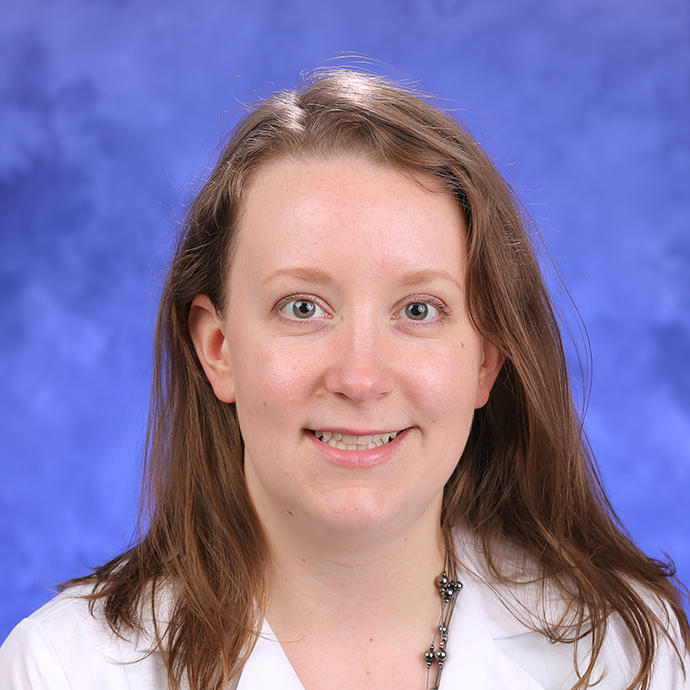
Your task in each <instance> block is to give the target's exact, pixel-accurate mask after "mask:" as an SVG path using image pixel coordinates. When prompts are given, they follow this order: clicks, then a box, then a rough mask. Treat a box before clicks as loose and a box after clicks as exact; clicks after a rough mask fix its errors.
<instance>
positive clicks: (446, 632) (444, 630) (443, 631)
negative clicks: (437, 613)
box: [438, 625, 448, 635]
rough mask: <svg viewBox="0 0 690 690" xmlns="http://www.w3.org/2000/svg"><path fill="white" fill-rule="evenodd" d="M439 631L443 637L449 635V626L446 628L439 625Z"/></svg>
mask: <svg viewBox="0 0 690 690" xmlns="http://www.w3.org/2000/svg"><path fill="white" fill-rule="evenodd" d="M438 631H439V632H440V633H441V635H447V634H448V626H446V625H439V626H438Z"/></svg>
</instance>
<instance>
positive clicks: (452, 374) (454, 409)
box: [407, 340, 480, 419]
mask: <svg viewBox="0 0 690 690" xmlns="http://www.w3.org/2000/svg"><path fill="white" fill-rule="evenodd" d="M458 342H459V345H458V346H455V345H449V346H447V347H444V348H438V349H433V350H430V351H429V352H428V353H426V355H425V356H417V357H415V358H414V359H413V360H411V361H410V362H409V364H408V367H407V369H408V370H409V371H410V372H412V373H411V376H412V377H413V378H414V381H415V386H416V389H417V391H418V396H419V397H420V398H422V399H424V400H425V407H426V409H427V410H428V411H429V412H430V413H432V412H433V413H434V416H435V417H438V418H439V419H443V418H447V417H448V416H451V417H453V416H455V417H456V418H457V415H462V414H464V415H465V416H466V415H467V413H468V411H470V412H472V411H473V410H474V401H475V398H476V391H477V384H478V371H479V366H480V364H479V354H478V351H477V348H475V347H472V346H471V345H470V344H465V343H464V342H463V341H462V340H460V341H458Z"/></svg>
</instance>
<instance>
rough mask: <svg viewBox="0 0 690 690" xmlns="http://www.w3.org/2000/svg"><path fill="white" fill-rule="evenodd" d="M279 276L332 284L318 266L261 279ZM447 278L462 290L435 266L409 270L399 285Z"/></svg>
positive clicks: (281, 270)
mask: <svg viewBox="0 0 690 690" xmlns="http://www.w3.org/2000/svg"><path fill="white" fill-rule="evenodd" d="M281 276H289V277H292V278H299V279H300V280H304V281H308V282H310V283H317V284H319V285H332V284H333V278H332V277H331V276H330V275H329V274H328V273H326V272H325V271H322V270H320V269H318V268H311V267H308V266H290V267H288V268H279V269H278V270H277V271H274V272H273V273H271V274H270V275H268V276H267V277H266V278H264V280H263V284H264V285H265V284H266V283H270V282H271V281H272V280H275V279H276V278H279V277H281ZM438 279H442V280H448V281H450V282H451V283H453V285H455V286H456V287H457V288H458V289H459V290H461V291H462V290H463V286H462V285H461V283H460V282H459V281H458V280H457V279H456V278H455V277H453V276H452V275H451V274H450V273H448V271H442V270H439V269H436V268H427V269H421V270H419V271H410V272H409V273H405V275H404V276H403V277H402V278H401V279H400V285H403V286H406V287H408V286H412V285H422V284H424V283H431V282H433V281H434V280H438Z"/></svg>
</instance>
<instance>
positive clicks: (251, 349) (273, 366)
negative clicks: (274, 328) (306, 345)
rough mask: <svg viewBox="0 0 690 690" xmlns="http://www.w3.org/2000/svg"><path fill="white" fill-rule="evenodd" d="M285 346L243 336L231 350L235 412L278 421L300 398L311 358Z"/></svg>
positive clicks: (310, 375) (308, 377)
mask: <svg viewBox="0 0 690 690" xmlns="http://www.w3.org/2000/svg"><path fill="white" fill-rule="evenodd" d="M245 335H246V334H245ZM236 342H238V341H236ZM288 345H289V344H288V343H286V342H284V341H283V340H281V339H276V338H259V337H256V338H246V337H245V339H243V340H242V341H241V346H240V347H237V348H235V349H234V350H231V352H232V368H233V372H234V375H235V382H236V383H235V387H236V396H237V406H238V409H239V408H243V409H244V410H246V412H249V413H253V414H259V415H261V416H262V417H264V418H265V417H266V416H275V417H276V419H277V420H280V419H282V418H284V417H285V413H286V412H287V411H288V409H289V408H290V407H291V406H294V405H295V404H296V403H298V402H299V401H300V399H302V398H303V397H304V395H305V390H306V389H307V388H308V385H309V381H310V380H312V379H313V368H314V366H315V365H314V360H315V358H314V357H311V358H304V357H299V356H296V354H295V352H294V349H291V348H289V346H288Z"/></svg>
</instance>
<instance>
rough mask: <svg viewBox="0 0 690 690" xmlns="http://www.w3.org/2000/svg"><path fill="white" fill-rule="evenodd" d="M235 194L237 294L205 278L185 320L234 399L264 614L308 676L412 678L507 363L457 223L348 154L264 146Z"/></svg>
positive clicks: (439, 196)
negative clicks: (259, 555) (301, 155)
mask: <svg viewBox="0 0 690 690" xmlns="http://www.w3.org/2000/svg"><path fill="white" fill-rule="evenodd" d="M420 182H421V183H423V184H420ZM244 210H245V213H244V216H243V219H242V223H241V227H240V236H239V241H238V244H237V250H236V254H235V256H234V258H233V265H232V270H231V272H230V276H229V282H228V300H227V305H226V308H225V310H224V312H223V313H222V314H217V313H216V311H215V309H214V307H213V305H212V304H211V302H210V300H209V299H208V298H207V297H206V296H204V295H199V296H198V297H197V298H196V299H195V300H194V302H193V305H192V309H191V312H190V319H189V324H190V332H191V335H192V339H193V341H194V345H195V347H196V351H197V353H198V355H199V359H200V361H201V363H202V366H203V367H204V371H205V372H206V375H207V377H208V379H209V381H210V383H211V385H212V386H213V389H214V392H215V394H216V396H217V397H218V398H219V399H220V400H222V401H224V402H227V403H235V405H236V407H237V413H238V416H239V420H240V427H241V430H242V435H243V439H244V442H245V476H246V479H247V487H248V490H249V494H250V496H251V499H252V501H253V503H254V506H255V507H256V510H257V513H258V515H259V518H260V520H261V523H262V526H263V528H264V531H265V533H266V535H267V539H268V545H269V552H270V568H269V572H268V574H267V577H268V591H269V601H268V610H267V611H266V617H267V620H268V621H269V623H270V624H271V627H272V628H273V630H274V631H275V633H276V635H277V636H278V639H279V640H280V641H281V643H282V645H283V648H284V650H285V652H286V654H287V656H288V658H289V660H290V662H291V663H292V665H293V667H294V668H295V670H296V672H297V674H298V676H299V677H300V680H301V681H302V683H303V685H304V686H305V688H307V690H311V689H312V688H314V689H316V688H343V689H347V688H365V687H371V688H374V687H376V688H380V687H396V688H402V689H405V688H408V687H409V688H415V689H418V688H421V687H423V685H424V678H425V670H424V665H423V662H422V661H421V653H422V652H423V650H424V649H425V647H426V646H427V645H428V644H429V642H430V640H431V635H432V634H433V626H434V625H435V619H436V617H437V616H438V611H439V599H438V594H437V592H436V590H435V587H434V584H433V583H434V578H435V577H436V576H437V575H438V573H439V572H440V570H441V569H442V564H443V553H444V547H443V539H442V535H441V532H440V528H439V520H440V512H441V500H442V492H443V486H444V485H445V483H446V481H447V480H448V478H449V476H450V474H451V473H452V471H453V469H454V467H455V465H456V464H457V461H458V458H459V457H460V455H461V454H462V451H463V448H464V446H465V443H466V441H467V436H468V434H469V429H470V425H471V422H472V416H473V412H474V410H475V409H476V408H477V407H480V406H482V405H483V404H485V402H486V401H487V399H488V396H489V392H490V390H491V386H492V385H493V382H494V380H495V378H496V375H497V374H498V371H499V370H500V367H501V365H502V361H503V360H502V357H501V355H500V354H499V352H498V351H497V350H496V348H495V347H494V346H493V345H491V344H490V343H487V342H486V341H484V339H482V338H481V337H480V335H479V334H478V333H477V332H476V331H475V330H474V328H473V327H472V324H471V323H470V321H469V318H468V315H467V311H466V305H465V297H464V290H463V285H464V277H465V268H464V267H465V253H466V246H465V234H466V227H465V221H464V219H463V216H462V214H461V212H460V210H459V208H458V206H457V204H456V203H455V201H454V200H453V198H452V197H451V196H450V195H449V194H448V193H446V192H444V191H443V190H441V189H440V187H439V184H438V183H437V182H436V181H434V180H433V179H431V178H428V179H427V178H419V179H413V178H412V177H411V176H410V175H404V174H402V173H401V172H399V171H397V170H395V169H393V168H391V167H386V166H383V165H381V164H378V163H374V162H372V161H369V160H367V159H365V158H362V157H354V156H353V157H336V158H332V159H329V160H322V159H311V160H295V159H289V158H281V159H278V160H276V161H273V162H271V163H269V164H268V165H267V166H265V167H264V168H262V169H261V170H260V171H259V172H258V173H257V174H256V175H255V177H254V178H253V180H252V181H251V183H250V185H249V188H248V192H247V195H246V199H245V209H244ZM338 433H339V434H341V435H344V436H343V438H342V439H341V442H340V443H343V441H345V442H347V444H346V446H345V447H342V446H340V444H339V443H338V441H337V440H336V439H337V437H336V436H335V434H338ZM347 434H350V436H347ZM354 436H358V437H359V438H358V439H354V438H352V437H354ZM391 438H393V440H392V441H391V440H389V439H391ZM334 446H335V447H334ZM317 657H318V658H319V659H320V660H322V661H323V660H328V662H327V663H318V664H316V663H314V659H315V658H317Z"/></svg>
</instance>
